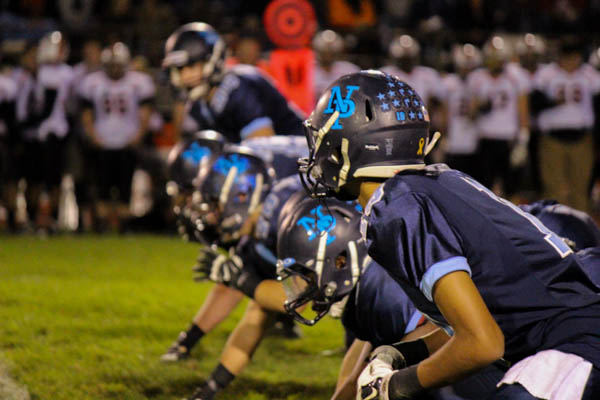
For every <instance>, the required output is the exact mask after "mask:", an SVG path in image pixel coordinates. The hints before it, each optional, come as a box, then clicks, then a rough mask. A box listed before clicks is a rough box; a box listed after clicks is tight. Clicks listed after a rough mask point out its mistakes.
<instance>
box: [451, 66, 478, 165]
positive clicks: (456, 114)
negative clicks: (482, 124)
mask: <svg viewBox="0 0 600 400" xmlns="http://www.w3.org/2000/svg"><path fill="white" fill-rule="evenodd" d="M442 86H443V90H444V96H443V100H444V102H445V104H446V108H447V112H448V132H446V135H445V140H446V152H447V153H449V154H473V153H475V151H476V150H477V142H478V140H479V138H478V135H477V125H476V124H475V121H473V120H472V119H471V118H469V107H470V104H471V94H470V92H469V90H468V85H467V82H466V81H465V80H463V79H461V78H460V77H459V76H458V75H456V74H448V75H446V76H445V77H444V78H443V79H442Z"/></svg>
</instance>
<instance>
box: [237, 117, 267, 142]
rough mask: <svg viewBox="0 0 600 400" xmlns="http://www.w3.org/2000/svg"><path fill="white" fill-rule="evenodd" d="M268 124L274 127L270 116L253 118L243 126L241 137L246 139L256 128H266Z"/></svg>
mask: <svg viewBox="0 0 600 400" xmlns="http://www.w3.org/2000/svg"><path fill="white" fill-rule="evenodd" d="M267 126H270V127H272V126H273V121H272V120H271V118H269V117H260V118H256V119H255V120H252V122H250V123H249V124H248V125H246V126H245V127H243V128H242V130H241V131H240V137H241V138H242V140H243V139H246V138H247V137H248V136H249V135H251V134H252V133H253V132H254V131H255V130H257V129H262V128H266V127H267Z"/></svg>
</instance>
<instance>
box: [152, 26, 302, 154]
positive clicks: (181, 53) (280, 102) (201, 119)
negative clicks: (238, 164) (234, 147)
mask: <svg viewBox="0 0 600 400" xmlns="http://www.w3.org/2000/svg"><path fill="white" fill-rule="evenodd" d="M226 51H227V48H226V45H225V41H224V40H223V38H222V37H221V36H220V35H219V34H218V33H217V32H216V31H215V30H214V29H213V28H212V27H211V26H210V25H208V24H205V23H202V22H193V23H189V24H186V25H183V26H181V27H180V28H179V29H177V30H176V31H175V32H174V33H173V34H172V35H171V36H170V37H169V38H168V39H167V42H166V44H165V58H164V60H163V68H164V69H166V70H167V71H168V72H169V77H170V80H171V83H172V84H173V86H174V87H175V88H177V89H179V90H181V91H183V92H184V93H185V97H186V98H187V100H188V107H189V112H190V115H191V116H192V117H193V118H194V119H195V120H196V121H197V122H198V125H199V127H200V129H215V130H217V131H219V132H221V133H222V134H223V135H224V136H225V137H226V138H227V140H228V141H230V142H234V143H239V142H240V141H242V140H244V139H247V138H250V137H255V136H271V135H274V134H280V135H294V134H296V135H301V134H302V120H301V114H300V112H299V111H297V110H296V109H295V108H294V107H293V106H292V105H291V104H290V103H288V102H287V100H286V99H285V98H284V97H283V95H281V93H279V91H278V90H277V89H276V88H275V86H274V85H273V84H272V83H271V82H270V81H269V79H268V78H267V77H266V76H264V75H263V74H261V73H260V71H259V70H258V69H256V68H254V67H251V66H248V65H237V66H234V67H232V68H231V69H230V70H226V69H225V53H226Z"/></svg>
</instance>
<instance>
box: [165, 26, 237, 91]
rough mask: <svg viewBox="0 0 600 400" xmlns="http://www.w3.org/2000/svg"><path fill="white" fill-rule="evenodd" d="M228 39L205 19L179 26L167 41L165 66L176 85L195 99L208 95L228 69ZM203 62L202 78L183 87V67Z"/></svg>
mask: <svg viewBox="0 0 600 400" xmlns="http://www.w3.org/2000/svg"><path fill="white" fill-rule="evenodd" d="M226 50H227V48H226V45H225V41H224V40H223V38H221V36H220V35H219V34H218V33H217V31H215V29H214V28H213V27H212V26H210V25H208V24H205V23H203V22H191V23H189V24H185V25H183V26H181V27H179V28H178V29H177V30H176V31H175V32H173V33H172V34H171V36H169V38H168V39H167V42H166V44H165V58H164V59H163V63H162V66H163V68H164V69H166V70H168V71H169V77H170V80H171V83H172V84H173V86H175V87H177V88H180V89H183V90H184V91H186V92H187V94H188V96H189V98H190V99H192V100H197V99H199V98H202V97H205V96H206V95H207V94H208V92H209V90H210V88H212V87H214V86H216V85H218V84H219V83H220V82H221V80H222V78H223V74H224V71H225V53H226ZM198 62H201V63H203V67H202V81H201V82H198V84H197V85H195V86H194V87H183V85H182V83H181V75H180V69H181V68H183V67H185V66H187V65H193V64H195V63H198Z"/></svg>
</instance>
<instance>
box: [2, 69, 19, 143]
mask: <svg viewBox="0 0 600 400" xmlns="http://www.w3.org/2000/svg"><path fill="white" fill-rule="evenodd" d="M16 98H17V83H16V82H15V81H14V79H12V77H11V76H10V75H1V74H0V103H14V102H15V101H16ZM5 117H8V116H4V115H0V136H4V135H6V134H7V133H8V132H7V130H8V127H7V126H6V123H5V121H4V118H5Z"/></svg>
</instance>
